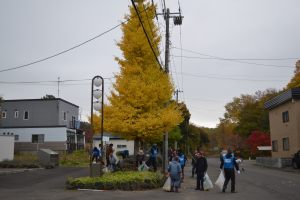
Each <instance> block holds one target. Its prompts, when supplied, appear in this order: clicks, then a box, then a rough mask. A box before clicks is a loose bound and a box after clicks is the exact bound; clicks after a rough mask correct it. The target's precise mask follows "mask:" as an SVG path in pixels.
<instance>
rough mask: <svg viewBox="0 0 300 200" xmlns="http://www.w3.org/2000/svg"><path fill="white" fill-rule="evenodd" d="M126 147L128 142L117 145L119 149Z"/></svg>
mask: <svg viewBox="0 0 300 200" xmlns="http://www.w3.org/2000/svg"><path fill="white" fill-rule="evenodd" d="M126 147H127V145H126V144H118V145H117V148H118V149H122V148H126Z"/></svg>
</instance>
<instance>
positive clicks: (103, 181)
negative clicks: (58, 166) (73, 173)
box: [66, 171, 165, 190]
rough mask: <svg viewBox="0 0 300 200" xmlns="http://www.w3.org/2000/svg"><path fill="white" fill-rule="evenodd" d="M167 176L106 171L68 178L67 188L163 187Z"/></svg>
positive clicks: (141, 188)
mask: <svg viewBox="0 0 300 200" xmlns="http://www.w3.org/2000/svg"><path fill="white" fill-rule="evenodd" d="M164 181H165V177H163V175H161V174H159V173H153V172H139V171H126V172H115V173H106V174H104V175H103V176H102V177H93V178H91V177H81V178H68V180H67V182H66V188H67V189H97V190H117V189H118V190H145V189H154V188H159V187H162V185H163V183H164Z"/></svg>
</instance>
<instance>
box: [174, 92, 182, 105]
mask: <svg viewBox="0 0 300 200" xmlns="http://www.w3.org/2000/svg"><path fill="white" fill-rule="evenodd" d="M179 92H183V91H181V90H178V89H177V90H175V92H174V93H175V95H176V102H177V103H178V93H179Z"/></svg>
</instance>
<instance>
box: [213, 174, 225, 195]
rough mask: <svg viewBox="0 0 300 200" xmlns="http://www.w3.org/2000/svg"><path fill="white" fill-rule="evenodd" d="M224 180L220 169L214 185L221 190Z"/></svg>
mask: <svg viewBox="0 0 300 200" xmlns="http://www.w3.org/2000/svg"><path fill="white" fill-rule="evenodd" d="M224 182H225V177H224V173H223V171H221V172H220V174H219V177H218V179H217V180H216V182H215V185H216V186H217V187H218V188H219V189H220V190H222V189H223V185H224Z"/></svg>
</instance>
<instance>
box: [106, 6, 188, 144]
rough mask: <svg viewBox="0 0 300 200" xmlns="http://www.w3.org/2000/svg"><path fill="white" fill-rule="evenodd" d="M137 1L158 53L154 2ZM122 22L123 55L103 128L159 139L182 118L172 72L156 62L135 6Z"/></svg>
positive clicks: (139, 136) (145, 138)
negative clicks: (171, 78) (173, 97)
mask: <svg viewBox="0 0 300 200" xmlns="http://www.w3.org/2000/svg"><path fill="white" fill-rule="evenodd" d="M143 3H144V1H143V0H140V1H138V4H137V7H138V9H139V10H140V13H141V17H142V19H143V22H144V25H145V27H146V30H147V32H148V33H149V34H148V35H149V37H150V40H151V42H152V45H153V48H154V49H155V51H156V54H157V55H159V51H158V48H157V46H158V44H159V42H160V36H159V35H158V32H157V30H158V29H157V27H156V25H155V23H154V22H153V19H154V7H153V6H152V4H149V3H144V5H143ZM125 18H126V19H130V20H129V21H128V22H127V23H125V24H123V25H122V31H123V37H122V39H121V41H120V42H119V43H118V46H119V47H120V49H121V51H122V52H123V58H116V60H117V62H118V64H119V65H120V73H119V74H117V75H116V82H115V83H114V84H113V87H114V90H113V91H112V92H111V95H110V96H109V97H108V99H109V104H106V105H105V107H104V128H105V130H106V131H109V132H113V133H116V134H119V135H121V136H122V137H124V138H126V139H135V140H144V141H149V140H158V139H160V138H161V139H162V135H163V134H164V133H165V132H167V131H170V130H172V129H173V128H174V127H175V126H176V125H178V124H179V123H180V122H181V121H182V116H181V112H180V110H179V108H177V105H176V104H175V103H171V98H172V94H173V91H174V88H173V85H172V83H171V81H170V78H169V75H168V74H166V73H165V72H164V71H163V70H162V69H161V68H160V66H159V65H158V63H157V62H156V59H155V56H154V55H153V52H152V50H151V48H150V46H149V44H148V42H147V38H146V36H145V34H144V32H143V30H142V27H141V24H140V22H139V21H138V18H137V17H136V13H135V11H134V10H133V8H130V15H127V16H125Z"/></svg>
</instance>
